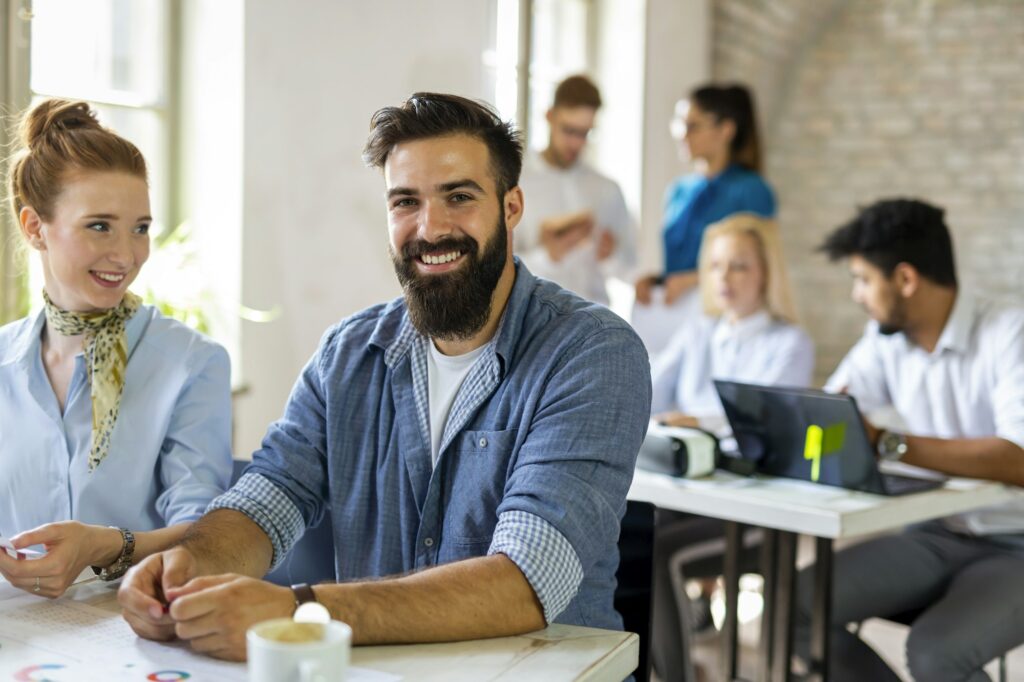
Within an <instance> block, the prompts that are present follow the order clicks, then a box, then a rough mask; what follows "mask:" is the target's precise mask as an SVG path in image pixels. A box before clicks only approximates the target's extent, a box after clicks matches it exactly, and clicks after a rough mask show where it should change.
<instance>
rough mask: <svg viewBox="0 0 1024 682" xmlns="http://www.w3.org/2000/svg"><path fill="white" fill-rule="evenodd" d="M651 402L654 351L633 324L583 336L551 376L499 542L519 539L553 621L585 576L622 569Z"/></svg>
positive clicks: (522, 562)
mask: <svg viewBox="0 0 1024 682" xmlns="http://www.w3.org/2000/svg"><path fill="white" fill-rule="evenodd" d="M650 404H651V384H650V366H649V364H648V361H647V353H646V351H645V350H644V348H643V345H642V344H641V342H640V340H639V338H638V337H637V336H636V334H635V333H633V332H632V330H626V329H621V328H612V329H608V328H605V329H602V330H600V331H598V332H595V333H594V334H592V335H590V336H587V337H585V338H583V339H581V340H580V341H579V342H578V343H576V344H573V345H572V346H570V347H568V348H567V349H566V350H565V351H564V352H563V354H562V356H561V357H560V358H559V360H558V362H557V364H556V366H555V368H554V369H553V371H552V373H551V374H549V375H548V376H547V377H546V379H545V387H544V390H543V397H542V399H541V403H540V404H539V405H538V409H537V411H536V412H535V414H534V417H533V419H532V423H531V425H530V434H529V436H528V437H527V439H526V441H525V442H524V443H523V445H522V447H521V448H520V450H519V454H518V457H517V462H516V464H515V467H514V470H513V472H512V474H511V476H510V477H509V479H508V481H507V483H506V485H505V492H504V496H503V498H502V501H501V503H500V504H499V506H498V510H497V511H498V519H499V524H500V525H499V528H498V530H496V532H495V539H494V542H493V543H492V545H491V551H492V552H493V551H503V552H504V550H498V549H497V548H498V547H501V546H504V547H508V548H510V549H509V552H506V553H507V554H508V555H509V556H510V558H512V560H513V561H515V562H516V564H517V565H519V566H520V568H522V569H523V573H524V574H525V575H526V577H527V579H528V580H529V581H530V583H531V585H532V586H533V588H534V590H535V592H536V594H537V597H538V599H539V600H540V601H541V603H542V605H543V606H544V610H545V617H546V618H547V619H548V622H551V621H552V620H553V619H555V618H557V617H558V614H559V613H560V612H561V611H562V610H563V609H565V608H566V606H571V602H572V597H573V595H575V594H576V591H577V590H578V589H579V587H580V585H581V584H582V583H584V582H586V581H587V580H588V579H589V580H595V579H599V580H605V579H610V578H609V576H612V575H614V571H615V566H617V564H618V552H617V542H618V536H619V523H620V520H621V518H622V514H623V512H624V511H625V507H626V493H627V491H628V490H629V485H630V483H631V481H632V479H633V469H634V466H635V464H636V456H637V452H638V451H639V449H640V444H641V442H642V441H643V438H644V433H645V432H646V430H647V423H648V421H649V415H650ZM531 517H536V518H537V519H539V520H540V521H542V522H543V523H537V522H536V521H533V520H532V518H531ZM546 526H550V527H551V528H552V529H553V530H554V531H555V533H551V532H549V531H548V530H547V529H546ZM563 539H564V541H565V543H567V544H568V547H565V546H564V545H563V543H562V540H563ZM570 550H571V551H570ZM572 555H575V560H573V559H572ZM577 562H578V564H579V567H578V568H577V567H576V566H575V564H576V563H577ZM598 567H600V569H599V570H598ZM577 571H578V572H577ZM577 575H578V576H579V578H578V579H577V578H576V577H575V576H577ZM597 576H600V577H597Z"/></svg>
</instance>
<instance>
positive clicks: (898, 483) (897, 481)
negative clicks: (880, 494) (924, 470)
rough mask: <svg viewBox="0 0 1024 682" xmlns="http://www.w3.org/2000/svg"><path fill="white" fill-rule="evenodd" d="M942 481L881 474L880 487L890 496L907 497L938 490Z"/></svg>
mask: <svg viewBox="0 0 1024 682" xmlns="http://www.w3.org/2000/svg"><path fill="white" fill-rule="evenodd" d="M942 483H943V481H939V480H935V479H929V478H915V477H914V476H900V475H899V474H882V485H884V486H885V490H886V492H887V493H888V494H890V495H908V494H910V493H919V492H922V491H924V490H931V489H932V488H938V487H939V486H941V485H942Z"/></svg>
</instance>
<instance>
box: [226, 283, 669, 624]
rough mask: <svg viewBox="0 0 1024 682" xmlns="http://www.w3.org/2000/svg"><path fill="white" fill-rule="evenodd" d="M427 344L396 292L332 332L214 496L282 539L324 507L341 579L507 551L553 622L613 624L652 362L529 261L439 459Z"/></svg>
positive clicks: (596, 309)
mask: <svg viewBox="0 0 1024 682" xmlns="http://www.w3.org/2000/svg"><path fill="white" fill-rule="evenodd" d="M427 343H429V340H427V339H425V338H424V337H423V336H421V335H420V334H419V333H417V332H416V331H415V329H414V328H413V327H412V325H411V323H410V322H409V319H408V315H407V312H406V308H405V303H404V302H403V301H402V300H401V299H398V300H396V301H393V302H392V303H390V304H387V305H380V306H375V307H373V308H370V309H368V310H365V311H363V312H361V313H358V314H356V315H354V316H352V317H350V318H348V319H347V320H344V321H342V322H341V323H340V324H338V325H336V326H335V327H332V328H331V329H330V330H328V332H327V334H326V335H325V336H324V338H323V341H322V342H321V344H320V348H319V349H318V350H317V352H316V354H315V355H314V356H313V358H312V359H311V360H310V362H309V364H307V365H306V368H305V369H304V370H303V372H302V375H301V376H300V377H299V379H298V381H297V382H296V384H295V388H294V389H293V391H292V395H291V398H290V399H289V401H288V405H287V407H286V408H285V414H284V417H283V418H282V419H281V420H280V421H278V422H277V423H275V424H273V425H272V426H271V427H270V429H269V431H268V432H267V435H266V437H265V438H264V441H263V448H262V449H261V450H259V451H257V452H256V453H255V455H254V456H253V463H252V465H251V466H250V467H249V468H248V469H247V472H246V474H245V475H244V476H243V477H242V479H241V480H240V481H239V483H238V484H237V485H236V486H235V487H234V488H233V489H232V490H231V491H229V492H228V493H227V494H225V495H224V496H223V497H221V498H220V499H219V500H217V501H216V502H215V503H214V505H213V506H214V508H221V507H228V508H233V509H238V510H240V511H242V512H243V513H246V514H248V515H249V516H250V518H252V519H253V520H254V521H255V522H256V523H257V524H259V525H260V526H261V527H262V528H263V529H264V531H265V532H266V533H267V535H268V536H269V537H270V539H271V541H272V543H273V545H274V549H275V554H276V555H277V557H278V558H279V557H280V555H281V554H282V553H283V552H285V551H287V549H288V548H289V547H290V546H291V544H292V543H293V542H294V541H295V540H296V539H297V537H298V536H299V535H300V534H301V532H302V529H303V527H304V526H305V525H307V524H313V523H315V522H317V521H318V520H319V518H320V516H321V515H322V514H324V513H329V514H330V515H331V521H332V524H333V527H334V556H335V568H336V573H337V577H338V579H339V580H352V579H358V578H368V577H382V576H389V575H396V574H400V573H405V572H408V571H412V570H416V569H423V568H427V567H430V566H435V565H437V564H442V563H448V562H452V561H458V560H461V559H467V558H471V557H479V556H484V555H486V554H488V553H495V552H500V553H502V554H505V555H507V556H508V557H509V558H510V559H511V560H512V561H513V562H515V563H516V565H517V566H519V568H520V569H522V571H523V573H524V575H525V576H526V578H527V580H529V581H530V584H531V586H532V587H533V588H534V591H535V593H536V594H537V596H538V599H539V600H540V601H541V604H542V606H543V607H544V611H545V617H546V618H547V619H548V621H549V622H550V621H552V620H554V621H557V622H561V623H570V624H577V625H589V626H592V627H604V628H621V627H622V621H621V620H620V618H619V616H618V614H616V612H615V610H614V608H613V606H612V595H613V592H614V589H615V571H616V569H617V568H618V563H619V557H618V550H617V546H616V542H617V540H618V536H619V521H620V519H621V517H622V514H623V512H624V510H625V505H626V491H627V490H628V489H629V484H630V482H631V480H632V478H633V466H634V463H635V461H636V455H637V451H638V450H639V448H640V443H641V442H642V440H643V437H644V432H645V431H646V427H647V421H648V415H649V409H650V400H651V392H650V391H651V389H650V368H649V364H648V361H647V353H646V352H645V351H644V348H643V345H642V344H641V342H640V339H639V338H638V337H637V335H636V334H635V333H634V332H633V330H632V329H631V328H630V327H629V325H627V324H626V323H625V322H623V321H622V320H621V319H620V318H618V317H617V316H615V315H614V314H613V313H611V312H610V311H608V310H607V309H606V308H604V307H602V306H599V305H596V304H591V303H587V302H585V301H583V300H582V299H580V298H579V297H577V296H575V295H573V294H570V293H569V292H567V291H565V290H564V289H561V288H559V287H558V286H557V285H555V284H553V283H551V282H548V281H546V280H541V279H537V278H535V277H534V276H533V275H531V274H530V273H529V271H528V270H527V269H526V268H525V267H524V266H523V265H521V264H520V265H518V266H517V268H516V281H515V284H514V286H513V288H512V293H511V296H510V298H509V301H508V305H507V307H506V309H505V314H504V316H503V319H502V322H501V325H500V327H499V329H498V331H497V333H496V335H495V337H494V339H493V340H492V341H491V342H490V343H489V344H488V345H487V347H486V350H485V351H484V353H483V355H481V357H480V359H479V360H478V361H477V362H476V364H475V365H474V367H473V369H472V370H471V372H470V375H469V376H467V378H466V380H465V382H464V383H463V385H462V388H461V389H460V390H459V393H458V395H457V396H456V398H455V402H454V404H453V405H452V408H451V412H450V413H449V416H448V421H447V424H446V427H445V431H444V436H443V439H442V442H441V449H440V451H439V453H438V460H437V465H436V466H433V465H432V463H431V444H430V421H429V414H428V411H429V400H428V399H427V383H426V382H427V369H426V367H427V365H426V362H427V361H426V353H427V348H426V344H427Z"/></svg>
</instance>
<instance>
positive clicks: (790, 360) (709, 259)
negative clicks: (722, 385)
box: [651, 213, 814, 682]
mask: <svg viewBox="0 0 1024 682" xmlns="http://www.w3.org/2000/svg"><path fill="white" fill-rule="evenodd" d="M699 273H700V275H699V278H700V293H701V297H702V299H703V307H704V315H702V316H699V317H697V318H695V319H693V320H691V321H690V323H688V324H686V325H685V326H683V327H682V328H680V329H679V330H678V331H677V332H676V334H675V335H674V336H673V338H672V341H671V342H670V343H669V345H668V347H667V348H666V349H665V351H664V352H663V353H662V354H661V355H660V356H659V357H658V358H656V359H655V360H654V362H653V363H652V370H651V371H652V379H653V384H654V397H653V402H652V405H651V412H652V414H653V415H654V419H655V420H657V421H660V422H662V423H665V424H669V425H674V426H700V427H703V428H705V429H708V430H710V431H715V432H719V433H722V432H723V431H724V430H725V427H726V423H725V419H724V416H723V409H722V405H721V403H720V402H719V400H718V394H717V393H716V392H715V387H714V384H713V383H712V380H713V379H729V380H735V381H743V382H748V383H758V384H780V385H787V386H807V385H809V384H810V381H811V372H812V369H813V367H814V344H813V343H812V341H811V339H810V337H809V336H808V335H807V334H806V332H804V331H803V330H802V329H800V328H799V327H798V326H796V323H795V322H796V313H795V311H794V308H793V302H792V295H791V293H790V287H789V278H788V277H787V276H786V270H785V266H784V264H783V260H782V251H781V248H780V245H779V238H778V229H777V227H776V225H775V223H774V222H772V221H770V220H765V219H762V218H759V217H757V216H755V215H753V214H750V213H737V214H734V215H732V216H730V217H728V218H726V219H725V220H722V221H721V222H718V223H716V224H714V225H712V226H710V227H709V228H708V229H707V231H706V232H705V233H704V239H703V242H702V245H701V250H700V260H699ZM722 533H723V526H722V522H721V521H718V520H715V519H709V518H705V517H701V516H693V515H689V514H678V513H673V512H664V511H659V515H658V520H657V528H656V530H655V546H656V549H655V555H656V556H660V557H666V558H667V560H666V561H662V562H661V563H660V564H659V565H656V566H655V569H654V573H655V581H654V582H655V585H654V591H655V596H654V649H653V659H654V665H655V669H656V670H658V673H659V676H660V677H661V679H662V680H664V681H665V682H672V681H674V680H683V679H685V672H684V671H685V670H687V669H688V668H689V665H690V664H689V661H688V655H687V650H686V649H687V646H686V643H687V640H688V634H686V633H688V632H689V630H690V625H694V626H695V627H697V628H698V629H699V628H702V627H705V626H709V625H710V623H711V621H710V610H709V595H710V592H711V589H712V588H713V585H714V580H713V578H712V579H711V580H710V581H708V580H705V581H704V582H703V584H702V596H701V598H700V599H698V600H696V602H695V603H694V604H691V603H690V602H689V600H688V599H687V598H686V596H685V591H683V590H682V589H680V587H681V586H682V584H683V573H684V572H685V573H686V574H687V577H696V576H697V575H701V576H705V577H707V576H712V577H713V576H716V575H718V571H719V570H720V567H719V564H720V556H721V550H722V548H723V547H724V541H723V540H722ZM744 544H747V543H746V542H745V543H744Z"/></svg>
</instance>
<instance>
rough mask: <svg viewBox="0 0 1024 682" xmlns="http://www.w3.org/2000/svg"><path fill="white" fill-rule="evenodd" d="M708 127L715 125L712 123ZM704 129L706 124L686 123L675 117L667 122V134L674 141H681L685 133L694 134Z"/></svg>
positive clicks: (697, 122) (698, 122) (684, 120)
mask: <svg viewBox="0 0 1024 682" xmlns="http://www.w3.org/2000/svg"><path fill="white" fill-rule="evenodd" d="M710 125H715V124H714V123H712V124H710ZM706 127H708V124H707V123H702V122H700V121H687V120H686V119H683V118H680V117H678V116H676V117H674V118H673V119H672V120H671V121H669V122H668V133H669V135H671V136H672V138H673V139H675V140H683V139H684V138H685V137H686V134H687V133H696V132H699V131H700V130H701V129H703V128H706Z"/></svg>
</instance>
